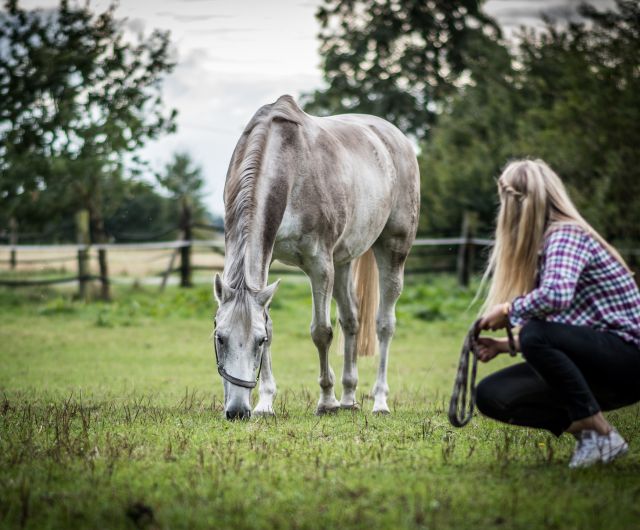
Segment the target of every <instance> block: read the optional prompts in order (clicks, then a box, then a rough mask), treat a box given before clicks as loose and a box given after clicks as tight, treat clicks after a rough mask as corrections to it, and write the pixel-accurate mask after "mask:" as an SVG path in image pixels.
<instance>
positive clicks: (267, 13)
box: [20, 0, 613, 213]
mask: <svg viewBox="0 0 640 530" xmlns="http://www.w3.org/2000/svg"><path fill="white" fill-rule="evenodd" d="M57 3H58V2H57V0H23V1H22V2H20V4H21V5H22V6H24V7H26V8H33V7H51V6H54V5H56V4H57ZM578 3H579V2H578V1H577V0H575V1H574V0H489V1H488V2H487V3H486V4H485V8H486V10H487V11H488V12H489V13H490V14H491V15H493V16H495V17H496V18H497V19H498V21H499V22H500V24H502V25H503V26H504V28H505V30H507V32H509V31H510V30H513V29H514V28H517V27H519V26H520V25H523V24H525V25H532V24H536V23H538V22H539V19H540V14H541V13H543V12H546V13H548V14H550V15H551V16H553V17H559V18H567V17H568V16H571V14H572V13H575V8H576V7H577V5H578ZM590 3H592V4H596V5H598V6H605V5H606V6H609V5H611V4H612V3H613V1H612V0H593V1H591V2H590ZM108 4H109V2H108V1H104V0H93V1H92V2H91V5H92V6H93V8H94V9H95V10H98V11H101V10H104V9H105V8H106V7H107V6H108ZM319 4H320V0H153V1H151V0H120V1H119V7H118V9H117V14H118V15H119V16H120V17H122V18H126V19H127V20H128V26H129V27H130V28H131V29H132V30H134V31H142V32H144V33H145V34H148V33H149V31H150V30H151V29H153V28H160V29H168V30H170V31H171V35H172V42H173V45H174V48H175V53H176V57H177V62H178V64H177V66H176V68H175V70H174V72H173V73H172V74H171V76H169V77H168V78H167V80H166V82H165V84H164V100H165V102H166V104H167V105H168V106H169V107H175V108H177V109H178V112H179V114H178V132H177V133H175V134H173V135H171V136H167V137H165V138H162V139H160V140H158V141H156V142H153V143H152V144H150V145H149V146H148V147H147V148H146V149H145V150H144V152H143V155H144V156H145V157H146V158H147V159H148V160H149V161H150V162H151V165H152V167H154V168H156V169H157V168H161V167H162V166H163V165H164V164H165V163H166V162H167V161H168V160H169V159H170V158H171V154H172V153H173V152H174V151H176V150H183V151H188V152H189V153H191V154H192V156H193V158H194V159H195V160H196V161H197V162H198V163H199V164H200V165H201V166H202V168H203V171H204V175H205V178H206V182H207V189H206V192H207V195H206V201H207V206H208V207H209V209H210V210H211V211H212V212H214V213H222V212H223V203H222V190H223V187H224V178H225V175H226V170H227V165H228V163H229V159H230V157H231V153H232V151H233V148H234V146H235V144H236V141H237V139H238V137H239V135H240V133H241V132H242V129H243V128H244V126H245V124H246V123H247V122H248V121H249V119H250V118H251V116H252V115H253V113H254V112H255V111H256V110H257V109H258V108H259V107H260V106H261V105H263V104H265V103H270V102H272V101H274V100H275V99H277V98H278V96H280V95H282V94H291V95H293V96H294V97H298V96H299V95H300V94H301V93H303V92H308V91H311V90H313V89H314V88H317V87H320V86H322V77H321V73H320V70H319V64H320V58H319V55H318V51H317V49H318V41H317V38H316V35H317V33H318V24H317V22H316V20H315V18H314V13H315V11H316V8H317V6H318V5H319Z"/></svg>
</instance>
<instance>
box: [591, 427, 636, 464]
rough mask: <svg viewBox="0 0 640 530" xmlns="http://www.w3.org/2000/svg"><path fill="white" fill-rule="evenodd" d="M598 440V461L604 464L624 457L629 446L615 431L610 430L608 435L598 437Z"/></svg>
mask: <svg viewBox="0 0 640 530" xmlns="http://www.w3.org/2000/svg"><path fill="white" fill-rule="evenodd" d="M598 438H599V444H600V459H601V460H602V462H603V463H605V464H608V463H609V462H611V461H613V460H615V459H616V458H618V457H619V456H622V455H624V454H625V453H626V452H627V451H628V450H629V444H628V443H627V442H626V441H625V439H624V438H623V437H622V436H620V433H619V432H618V431H616V430H615V429H611V430H610V431H609V434H605V435H600V436H598Z"/></svg>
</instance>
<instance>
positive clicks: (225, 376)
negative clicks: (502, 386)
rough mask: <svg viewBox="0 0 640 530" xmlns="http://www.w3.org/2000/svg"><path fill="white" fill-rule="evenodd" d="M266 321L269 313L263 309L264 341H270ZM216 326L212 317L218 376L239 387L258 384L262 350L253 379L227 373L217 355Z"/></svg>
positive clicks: (250, 386)
mask: <svg viewBox="0 0 640 530" xmlns="http://www.w3.org/2000/svg"><path fill="white" fill-rule="evenodd" d="M268 322H269V314H268V313H267V311H266V309H265V311H264V327H265V333H266V334H267V340H266V343H269V342H271V333H269V326H268V325H267V324H268ZM216 326H217V324H216V320H215V318H214V319H213V332H214V339H213V350H214V351H215V352H216V365H217V367H218V373H219V374H220V376H221V377H222V378H223V379H225V380H226V381H229V383H231V384H232V385H236V386H241V387H244V388H255V387H256V385H257V384H258V381H259V380H260V371H261V370H262V359H263V358H264V350H263V351H262V353H261V354H260V364H259V365H258V373H257V374H256V379H255V381H247V380H246V379H238V378H237V377H234V376H232V375H231V374H230V373H228V372H227V371H226V370H225V369H224V366H223V364H222V362H221V361H220V358H219V357H218V340H217V339H216V338H215V330H216Z"/></svg>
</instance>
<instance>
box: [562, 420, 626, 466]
mask: <svg viewBox="0 0 640 530" xmlns="http://www.w3.org/2000/svg"><path fill="white" fill-rule="evenodd" d="M628 450H629V445H628V444H627V442H625V440H624V438H622V436H620V434H619V433H618V431H616V430H615V429H611V431H609V433H608V434H598V433H597V432H596V431H591V430H584V431H582V432H581V433H580V437H579V438H578V443H577V444H576V448H575V450H574V451H573V456H572V457H571V462H569V467H570V468H578V467H589V466H592V465H593V464H595V463H597V462H602V463H604V464H607V463H609V462H611V461H613V460H615V459H616V458H618V457H619V456H622V455H624V454H625V453H626V452H627V451H628Z"/></svg>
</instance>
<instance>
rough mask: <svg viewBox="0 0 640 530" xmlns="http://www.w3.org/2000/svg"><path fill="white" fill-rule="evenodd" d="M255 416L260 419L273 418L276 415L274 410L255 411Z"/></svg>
mask: <svg viewBox="0 0 640 530" xmlns="http://www.w3.org/2000/svg"><path fill="white" fill-rule="evenodd" d="M253 415H254V416H256V417H260V418H273V417H274V416H275V415H276V413H275V412H274V411H273V409H254V410H253Z"/></svg>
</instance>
